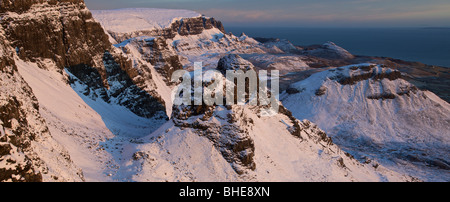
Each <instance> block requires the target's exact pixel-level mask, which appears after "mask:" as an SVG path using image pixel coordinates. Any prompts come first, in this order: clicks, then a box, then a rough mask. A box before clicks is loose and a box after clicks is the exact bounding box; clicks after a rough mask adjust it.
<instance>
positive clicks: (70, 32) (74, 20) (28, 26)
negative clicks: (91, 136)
mask: <svg viewBox="0 0 450 202" xmlns="http://www.w3.org/2000/svg"><path fill="white" fill-rule="evenodd" d="M2 4H3V5H4V7H2V13H1V14H0V15H1V16H2V20H1V25H2V27H3V28H4V30H5V34H6V38H7V39H8V40H9V41H11V42H12V43H11V45H12V46H13V47H14V48H15V49H16V52H17V54H18V56H19V57H20V58H21V59H23V60H27V61H31V62H36V63H38V64H39V65H40V66H41V67H42V68H43V69H46V68H47V67H46V65H45V64H44V63H43V61H44V60H45V59H50V60H51V61H53V62H55V63H56V65H57V68H59V70H60V71H61V72H62V70H63V69H64V68H67V69H68V70H69V71H70V72H72V73H74V74H75V75H76V74H78V76H79V77H78V79H80V80H83V79H86V81H85V82H84V83H86V84H88V85H90V84H91V85H92V86H89V89H95V90H98V91H102V89H103V88H106V89H108V88H110V87H112V86H113V85H114V84H117V82H115V81H114V80H115V79H114V78H113V77H117V75H118V74H120V77H119V78H128V79H126V82H124V83H121V85H122V87H121V88H119V89H122V90H123V89H126V88H128V87H130V88H134V89H135V90H133V92H134V94H133V95H134V96H137V97H141V98H142V99H140V100H141V101H139V103H141V104H142V103H147V104H148V106H149V107H151V106H157V105H159V106H163V104H164V102H162V100H161V99H160V98H158V96H157V95H156V94H155V93H153V92H152V90H153V89H152V88H150V89H149V90H148V91H142V90H138V89H139V88H141V89H148V87H147V84H146V83H145V82H143V81H142V80H140V79H139V78H138V76H139V72H137V71H136V69H135V68H133V67H132V61H130V60H129V59H128V58H126V57H125V56H124V55H122V54H121V53H118V52H117V51H115V50H114V47H113V46H112V44H111V43H110V42H109V38H108V35H107V34H106V33H105V31H104V30H103V28H102V27H101V25H100V24H99V23H98V22H96V21H95V20H94V19H93V17H92V14H91V13H90V11H89V10H88V9H87V8H86V5H85V4H84V1H82V0H63V1H54V0H47V1H43V0H35V1H26V0H20V1H14V3H12V2H11V1H2ZM112 67H114V68H112ZM90 68H92V69H91V71H86V72H85V70H87V69H90ZM111 69H114V72H113V73H112V72H111V71H112V70H111ZM87 72H95V73H93V74H90V75H86V74H87ZM94 75H95V76H98V77H99V78H93V77H92V76H94ZM150 79H151V77H150ZM94 81H95V82H94ZM110 82H113V83H114V82H115V83H114V84H112V83H110ZM119 83H120V82H119ZM100 84H101V86H100ZM115 87H117V86H115ZM103 91H104V90H103ZM108 92H111V91H108ZM137 92H139V93H137ZM126 93H129V92H126ZM98 96H101V97H102V98H105V100H107V99H106V96H107V95H106V93H105V92H100V95H98ZM112 96H113V97H117V96H119V93H113V95H112ZM121 97H122V98H123V97H127V96H123V95H122V96H121ZM154 97H155V98H154ZM125 99H126V98H123V99H122V100H121V101H119V104H121V105H124V106H126V107H127V108H129V109H130V110H132V111H133V112H136V113H137V114H138V115H140V116H144V117H149V116H152V115H154V114H155V113H156V111H158V110H159V109H161V108H164V107H156V108H155V109H154V110H150V109H149V110H144V111H139V110H137V109H136V108H137V103H133V101H131V100H125ZM144 100H145V101H144ZM150 111H151V112H150Z"/></svg>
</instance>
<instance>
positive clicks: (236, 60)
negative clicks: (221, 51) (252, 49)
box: [217, 54, 255, 75]
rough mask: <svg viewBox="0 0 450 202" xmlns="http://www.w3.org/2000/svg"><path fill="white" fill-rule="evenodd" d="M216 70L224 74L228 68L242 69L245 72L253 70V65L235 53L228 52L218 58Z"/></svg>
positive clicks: (232, 69)
mask: <svg viewBox="0 0 450 202" xmlns="http://www.w3.org/2000/svg"><path fill="white" fill-rule="evenodd" d="M217 70H218V71H220V72H221V73H222V74H224V75H226V72H227V71H228V70H231V71H238V70H242V71H243V72H246V71H249V70H255V66H254V65H253V64H252V63H251V62H249V61H247V60H245V59H243V58H242V57H241V56H239V55H237V54H229V55H227V56H224V57H222V58H220V60H219V63H218V64H217Z"/></svg>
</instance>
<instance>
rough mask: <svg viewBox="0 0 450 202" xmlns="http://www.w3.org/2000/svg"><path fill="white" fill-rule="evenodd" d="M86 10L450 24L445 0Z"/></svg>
mask: <svg viewBox="0 0 450 202" xmlns="http://www.w3.org/2000/svg"><path fill="white" fill-rule="evenodd" d="M85 2H86V4H87V6H88V8H89V9H91V10H106V9H117V8H143V7H148V8H174V9H188V10H194V11H197V12H199V13H201V14H205V15H207V16H211V17H215V18H217V19H219V20H221V21H222V22H223V23H224V24H225V26H258V27H261V26H292V27H397V26H399V27H450V0H85Z"/></svg>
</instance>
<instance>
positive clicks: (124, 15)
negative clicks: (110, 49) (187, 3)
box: [91, 8, 201, 33]
mask: <svg viewBox="0 0 450 202" xmlns="http://www.w3.org/2000/svg"><path fill="white" fill-rule="evenodd" d="M91 12H92V15H93V17H94V18H95V19H96V20H97V21H99V22H100V23H101V24H102V26H103V27H105V28H107V30H108V31H112V32H117V33H130V32H135V31H144V30H145V31H150V30H155V29H164V28H168V27H169V26H170V25H171V24H172V23H173V22H175V21H176V20H181V19H183V18H194V17H200V16H201V15H200V14H199V13H197V12H195V11H190V10H176V9H160V8H126V9H116V10H91Z"/></svg>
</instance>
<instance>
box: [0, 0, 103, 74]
mask: <svg viewBox="0 0 450 202" xmlns="http://www.w3.org/2000/svg"><path fill="white" fill-rule="evenodd" d="M2 4H3V5H2V9H1V10H0V11H1V14H0V15H1V16H2V20H1V26H2V27H3V29H4V30H5V33H6V37H7V38H8V39H9V40H10V41H11V42H12V44H11V45H12V46H13V47H15V48H16V50H17V52H18V55H19V56H20V57H21V58H22V59H26V60H31V61H39V60H40V59H44V58H48V59H52V60H54V61H55V62H56V64H57V65H58V67H59V68H60V69H63V68H64V67H68V66H75V65H80V64H85V65H89V66H93V67H94V66H101V58H102V56H103V53H104V51H105V50H109V49H110V48H111V44H110V43H109V41H108V37H107V35H106V34H104V31H103V29H102V27H101V26H100V24H99V23H97V22H95V21H94V20H93V18H92V15H91V13H90V12H89V10H88V9H87V8H86V6H85V5H84V2H83V1H82V0H63V1H56V0H46V1H45V0H19V1H8V0H7V1H2Z"/></svg>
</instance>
